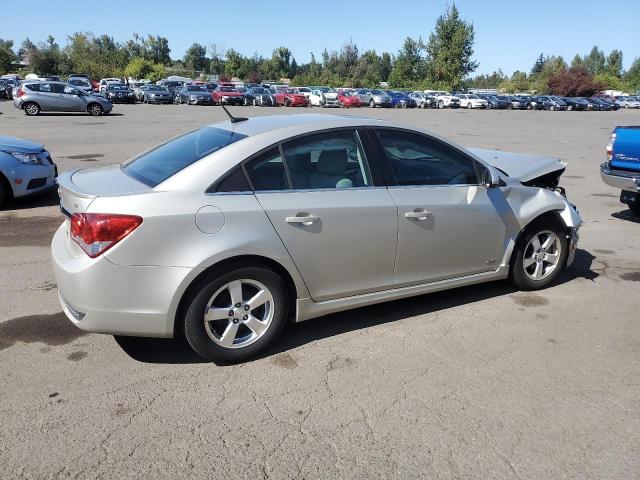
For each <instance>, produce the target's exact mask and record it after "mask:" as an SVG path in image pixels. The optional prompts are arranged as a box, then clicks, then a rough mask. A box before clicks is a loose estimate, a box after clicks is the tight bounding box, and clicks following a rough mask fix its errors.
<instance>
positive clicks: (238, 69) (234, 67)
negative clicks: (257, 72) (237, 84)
mask: <svg viewBox="0 0 640 480" xmlns="http://www.w3.org/2000/svg"><path fill="white" fill-rule="evenodd" d="M243 60H244V57H243V56H242V54H241V53H240V52H238V51H236V50H234V49H233V48H230V49H229V50H227V58H226V61H225V62H224V73H226V74H227V75H229V76H230V77H240V78H244V75H243V74H246V73H249V72H248V71H247V72H243V71H242V70H243V68H242V67H243Z"/></svg>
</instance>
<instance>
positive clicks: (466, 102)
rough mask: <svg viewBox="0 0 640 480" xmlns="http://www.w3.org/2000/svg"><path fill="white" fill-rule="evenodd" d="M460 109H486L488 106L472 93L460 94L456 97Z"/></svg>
mask: <svg viewBox="0 0 640 480" xmlns="http://www.w3.org/2000/svg"><path fill="white" fill-rule="evenodd" d="M458 98H459V99H460V106H461V107H462V108H469V109H471V108H487V105H488V104H489V103H488V102H487V101H486V100H485V99H483V98H480V97H479V96H477V95H474V94H472V93H462V94H459V95H458Z"/></svg>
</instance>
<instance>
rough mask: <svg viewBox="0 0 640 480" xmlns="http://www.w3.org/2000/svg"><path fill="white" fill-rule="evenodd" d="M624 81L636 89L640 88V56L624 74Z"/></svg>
mask: <svg viewBox="0 0 640 480" xmlns="http://www.w3.org/2000/svg"><path fill="white" fill-rule="evenodd" d="M624 81H625V82H626V83H627V84H628V85H629V86H630V87H631V89H634V90H636V91H638V90H640V57H637V58H636V59H635V60H634V61H633V63H632V64H631V67H629V70H627V72H626V73H625V74H624Z"/></svg>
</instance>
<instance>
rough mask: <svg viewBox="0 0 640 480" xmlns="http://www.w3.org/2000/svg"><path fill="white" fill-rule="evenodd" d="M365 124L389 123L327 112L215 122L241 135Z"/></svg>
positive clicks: (219, 126)
mask: <svg viewBox="0 0 640 480" xmlns="http://www.w3.org/2000/svg"><path fill="white" fill-rule="evenodd" d="M366 125H378V126H380V125H391V123H390V122H385V121H383V120H378V119H374V118H367V117H357V116H350V115H327V114H317V113H314V114H296V115H265V116H260V117H252V118H249V119H248V120H247V121H243V122H237V123H231V122H230V121H226V122H222V123H218V124H215V126H216V127H218V128H224V129H225V130H232V131H234V132H237V133H240V134H242V135H247V136H253V135H258V134H261V133H266V132H273V131H275V130H281V131H283V133H285V131H286V133H292V134H295V131H298V130H305V131H313V130H325V129H329V128H339V127H359V126H366Z"/></svg>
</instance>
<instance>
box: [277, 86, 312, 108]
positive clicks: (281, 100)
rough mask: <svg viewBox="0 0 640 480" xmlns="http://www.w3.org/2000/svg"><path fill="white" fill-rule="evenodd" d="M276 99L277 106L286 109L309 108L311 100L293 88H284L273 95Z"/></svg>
mask: <svg viewBox="0 0 640 480" xmlns="http://www.w3.org/2000/svg"><path fill="white" fill-rule="evenodd" d="M273 98H275V99H276V105H284V106H285V107H308V106H309V99H308V98H307V97H305V96H304V95H303V94H301V93H296V92H295V90H293V89H291V88H283V89H282V90H278V91H277V92H276V93H274V94H273Z"/></svg>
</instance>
